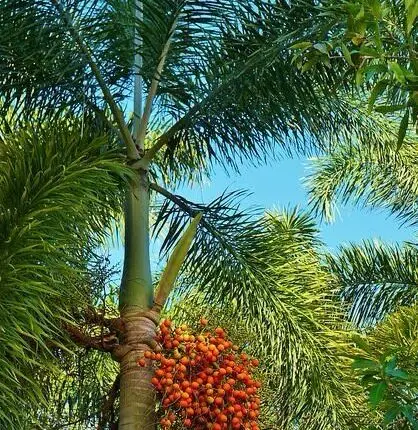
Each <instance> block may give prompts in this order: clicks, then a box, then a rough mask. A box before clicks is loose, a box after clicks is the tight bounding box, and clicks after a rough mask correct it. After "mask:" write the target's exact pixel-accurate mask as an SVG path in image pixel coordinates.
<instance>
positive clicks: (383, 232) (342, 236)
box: [112, 158, 414, 263]
mask: <svg viewBox="0 0 418 430" xmlns="http://www.w3.org/2000/svg"><path fill="white" fill-rule="evenodd" d="M308 173H309V161H308V160H303V159H288V158H286V159H283V160H279V161H277V162H275V163H272V164H271V165H268V166H261V167H243V168H242V169H241V174H240V175H236V174H233V175H230V176H228V175H226V174H225V172H224V171H223V170H222V169H216V170H215V172H214V174H213V177H212V182H211V183H210V184H208V185H207V186H204V187H202V188H200V187H199V188H194V189H188V188H183V189H181V190H179V191H178V193H179V194H181V195H183V196H184V197H186V198H188V199H189V200H192V201H199V202H202V201H203V202H205V203H207V202H209V201H210V200H212V199H214V198H216V197H217V196H219V195H220V194H221V193H222V192H223V191H224V190H225V189H226V188H228V189H229V190H235V189H247V190H248V191H250V192H252V195H251V196H250V197H249V198H248V200H247V201H244V202H243V205H246V206H248V207H251V206H253V207H254V206H255V207H261V208H265V209H272V208H283V207H288V206H292V207H293V206H299V207H300V208H301V209H303V208H306V207H307V203H308V196H307V193H306V189H305V188H304V186H303V183H302V178H304V177H306V176H307V175H308ZM339 209H340V210H339V216H338V217H337V219H336V220H335V222H334V223H332V224H325V223H322V224H320V225H319V228H320V231H321V233H320V238H321V240H322V241H323V242H324V243H325V245H326V246H327V247H328V249H329V250H330V251H334V252H335V251H337V249H338V246H339V245H342V244H344V243H346V244H347V243H349V242H357V243H358V242H360V241H362V240H363V239H381V240H384V241H388V242H402V241H405V240H412V239H413V238H414V237H413V236H414V230H413V229H412V228H407V227H399V222H397V221H396V219H395V218H394V217H393V216H390V215H389V214H388V213H387V212H385V211H382V210H380V211H378V210H368V209H360V208H357V207H353V206H351V205H349V206H345V207H339ZM151 254H152V255H151V258H152V260H153V261H154V262H156V260H157V247H153V248H152V250H151ZM122 256H123V252H122V249H121V248H119V249H113V250H112V260H113V261H114V262H115V263H117V262H121V261H122V258H123V257H122Z"/></svg>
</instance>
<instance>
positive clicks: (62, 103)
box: [0, 0, 379, 167]
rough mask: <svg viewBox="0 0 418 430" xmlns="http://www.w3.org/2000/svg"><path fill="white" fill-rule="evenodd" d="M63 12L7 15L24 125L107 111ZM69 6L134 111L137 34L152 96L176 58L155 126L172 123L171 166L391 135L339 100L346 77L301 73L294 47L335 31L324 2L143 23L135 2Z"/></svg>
mask: <svg viewBox="0 0 418 430" xmlns="http://www.w3.org/2000/svg"><path fill="white" fill-rule="evenodd" d="M52 3H53V2H49V1H46V0H36V1H34V2H29V1H23V2H20V3H19V5H17V7H16V4H15V2H13V1H12V0H7V1H5V2H3V3H2V6H1V8H0V21H1V23H2V28H4V32H3V33H2V35H1V36H0V46H1V47H2V48H1V51H0V58H1V60H2V61H1V62H0V63H1V68H0V92H1V94H2V108H3V110H5V111H6V110H10V109H12V110H13V111H14V112H15V116H16V115H20V116H22V117H26V118H27V117H28V116H30V115H32V114H33V112H34V111H37V112H38V115H40V114H41V112H42V113H43V114H44V115H57V114H62V113H65V112H68V111H69V110H70V111H73V112H74V111H79V110H86V111H89V110H97V109H98V108H101V107H102V106H103V100H102V97H101V96H100V85H99V84H98V82H97V79H96V78H95V76H94V73H92V71H91V68H90V67H89V64H88V63H89V62H88V61H87V59H86V57H85V55H84V54H83V53H82V52H80V50H79V49H78V48H77V46H76V44H75V42H74V40H73V39H72V37H71V34H70V32H69V29H68V28H67V27H66V25H65V23H63V22H62V19H61V17H60V14H59V12H57V10H56V8H55V7H54V6H53V4H52ZM60 4H61V5H62V6H63V8H64V10H65V12H66V13H68V14H70V16H71V19H72V23H74V27H75V28H76V31H77V32H78V34H79V35H80V37H81V39H82V40H83V41H84V42H85V45H86V47H87V48H88V49H89V51H90V52H91V54H92V56H93V57H94V60H95V62H96V64H97V65H98V69H99V71H100V73H101V76H102V78H103V80H104V82H105V83H106V85H107V86H108V87H109V89H110V91H111V93H112V96H113V98H114V99H115V101H116V102H117V103H119V104H120V105H122V106H124V105H125V104H126V103H128V101H129V98H128V89H129V88H130V85H131V83H132V82H131V81H132V69H133V56H134V34H135V30H136V31H137V32H138V34H139V35H140V38H141V43H140V48H139V49H140V53H141V56H142V58H143V67H142V69H141V70H140V74H141V75H142V76H143V79H144V81H145V88H146V89H147V90H149V87H150V85H151V81H152V80H153V79H155V78H156V74H155V73H156V69H157V65H158V63H159V61H160V60H161V56H162V55H163V53H164V56H166V61H165V66H164V69H163V71H162V73H161V76H158V77H157V78H158V91H157V94H156V96H155V100H154V111H153V118H161V119H163V120H164V121H165V122H166V123H167V124H168V128H167V129H166V130H165V131H163V132H162V133H161V134H160V135H159V137H158V139H157V140H158V141H159V142H163V143H164V144H167V146H166V153H165V155H166V160H167V161H169V162H168V166H169V167H173V166H174V164H175V162H174V159H175V156H177V154H178V153H179V151H180V152H181V153H182V154H183V155H185V154H186V155H187V154H188V153H189V154H194V155H196V154H197V155H198V157H200V158H203V159H206V160H207V159H210V160H212V161H220V162H221V163H223V164H224V165H229V166H233V167H237V163H238V162H240V161H252V162H260V161H263V160H264V159H265V158H268V157H270V156H274V155H277V153H278V152H277V149H278V148H279V149H285V150H290V149H296V150H299V151H302V152H309V151H311V150H314V149H315V148H323V147H325V146H327V145H328V144H329V142H330V140H335V139H341V138H345V139H351V137H352V136H353V135H356V136H357V137H358V138H359V139H362V140H366V139H368V138H370V137H373V138H377V136H378V134H379V130H378V129H377V128H376V127H368V126H367V125H369V124H366V123H365V121H364V118H362V115H361V114H360V112H359V111H358V110H356V109H353V108H352V106H350V105H349V104H346V103H342V102H341V101H340V100H339V99H338V98H337V97H336V91H334V88H336V87H337V86H338V84H339V82H340V79H341V76H340V71H339V69H338V68H337V67H334V68H332V69H331V68H327V67H326V66H323V67H322V66H321V65H319V66H318V68H316V69H315V71H313V72H312V73H309V74H307V73H301V72H300V71H298V70H297V69H296V68H294V66H293V65H292V64H291V59H292V55H293V53H292V51H291V50H290V49H289V47H290V46H291V45H292V44H293V43H294V42H296V41H298V40H300V38H304V37H308V36H309V35H311V34H312V35H313V34H316V33H318V32H319V33H321V32H322V31H323V30H324V28H327V26H329V22H328V20H329V18H327V16H326V15H323V14H318V13H317V9H316V8H315V7H314V2H304V1H301V2H294V3H292V6H291V7H290V6H289V5H288V4H287V2H284V1H283V2H282V1H280V2H276V3H272V2H271V1H268V0H251V1H250V0H248V1H247V2H236V1H233V0H222V1H218V2H214V1H207V0H204V1H203V0H164V1H163V3H161V2H156V1H155V0H144V1H142V2H141V4H142V7H143V16H144V19H143V20H138V19H136V18H135V7H134V4H135V2H133V1H132V0H126V1H125V0H106V1H103V0H82V1H79V0H78V1H73V0H68V1H61V2H60ZM296 24H298V25H296ZM168 40H170V46H169V49H168V51H167V52H166V53H165V51H164V47H166V46H167V41H168ZM34 58H37V59H39V58H40V59H42V61H34ZM255 112H256V114H254V113H255ZM366 122H367V121H366ZM151 131H156V130H151ZM157 131H161V130H157ZM194 155H193V156H194ZM191 156H192V155H190V157H191ZM190 157H189V158H190ZM183 158H184V157H183ZM189 164H191V163H189ZM206 164H207V162H206Z"/></svg>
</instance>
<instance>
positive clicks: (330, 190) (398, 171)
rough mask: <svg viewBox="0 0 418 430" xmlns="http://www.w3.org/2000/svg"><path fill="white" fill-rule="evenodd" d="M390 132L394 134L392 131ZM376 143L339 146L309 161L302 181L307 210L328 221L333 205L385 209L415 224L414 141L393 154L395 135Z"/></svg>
mask: <svg viewBox="0 0 418 430" xmlns="http://www.w3.org/2000/svg"><path fill="white" fill-rule="evenodd" d="M395 130H396V129H395ZM388 137H389V139H385V138H384V137H383V136H382V140H381V141H380V142H368V143H366V144H360V143H357V144H354V145H344V144H342V145H339V146H337V147H336V149H335V150H334V151H332V152H330V153H329V154H326V155H324V156H321V157H319V158H317V159H314V161H313V166H314V172H313V173H312V174H311V175H310V177H309V178H308V181H307V184H308V187H309V194H310V203H311V205H312V207H313V210H314V211H315V212H316V213H317V214H320V215H322V216H323V217H325V218H326V219H327V220H332V219H333V216H334V212H335V206H336V204H337V202H341V203H343V204H345V203H347V202H349V201H350V202H354V203H356V204H361V205H364V206H367V207H372V208H387V209H389V210H390V211H391V212H392V213H394V214H395V215H396V216H397V217H398V218H399V219H400V220H403V221H404V222H407V223H409V224H415V223H416V219H417V195H418V191H417V190H418V179H417V178H418V175H417V170H416V159H417V155H418V153H417V147H416V144H415V143H414V141H412V140H409V141H407V142H405V143H404V145H403V146H402V147H401V149H400V150H399V151H398V150H397V147H396V146H397V145H396V135H395V134H393V135H392V138H390V136H388Z"/></svg>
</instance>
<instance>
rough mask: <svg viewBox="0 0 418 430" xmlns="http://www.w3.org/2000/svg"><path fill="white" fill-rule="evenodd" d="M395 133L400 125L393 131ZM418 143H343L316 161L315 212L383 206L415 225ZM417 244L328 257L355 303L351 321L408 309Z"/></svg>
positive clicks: (369, 245)
mask: <svg viewBox="0 0 418 430" xmlns="http://www.w3.org/2000/svg"><path fill="white" fill-rule="evenodd" d="M393 129H394V130H396V125H395V127H393ZM416 154H417V147H416V141H415V140H414V139H413V138H412V136H410V137H408V138H407V139H406V141H405V142H404V143H403V145H402V147H401V148H398V144H397V139H396V135H395V133H394V134H393V137H392V140H390V139H388V140H382V142H381V143H375V144H371V143H368V144H360V143H357V144H355V145H343V144H342V145H339V146H337V147H336V148H335V149H334V150H333V151H331V152H330V153H329V154H327V155H326V156H323V157H318V158H316V159H314V160H313V167H314V171H313V173H312V175H311V176H310V177H309V178H308V187H309V192H310V200H311V205H312V208H313V210H314V211H315V212H316V213H317V214H319V215H321V216H323V217H324V218H325V219H327V220H328V221H331V220H332V218H333V215H334V212H335V206H336V203H337V202H341V203H343V204H344V203H347V202H349V201H351V202H354V203H355V204H358V205H361V206H365V207H369V208H372V209H378V208H384V209H386V210H389V211H390V212H391V213H392V214H394V215H395V216H396V217H397V219H399V221H400V222H401V223H407V224H409V225H411V226H414V225H415V223H416V215H417V213H416V201H417V186H418V183H417V179H418V175H417V173H416V156H417V155H416ZM417 257H418V255H417V248H416V244H415V243H406V244H404V245H388V244H384V243H380V242H377V241H365V242H364V243H363V244H360V245H355V244H352V245H350V246H347V247H343V248H341V249H340V252H339V255H337V256H329V258H328V262H329V264H330V267H331V270H332V271H333V272H334V273H335V274H336V275H337V276H338V278H339V279H340V282H341V285H342V295H343V297H344V298H345V299H346V300H347V301H348V302H349V303H351V304H352V307H351V311H350V318H351V319H352V320H353V321H354V322H355V323H357V324H360V325H363V324H370V323H374V322H376V321H378V320H380V319H381V318H383V317H384V316H385V315H386V314H387V313H388V312H391V311H393V310H394V309H396V307H397V306H398V305H409V304H411V305H412V304H413V303H415V302H416V300H417V297H418V288H417V279H416V264H417Z"/></svg>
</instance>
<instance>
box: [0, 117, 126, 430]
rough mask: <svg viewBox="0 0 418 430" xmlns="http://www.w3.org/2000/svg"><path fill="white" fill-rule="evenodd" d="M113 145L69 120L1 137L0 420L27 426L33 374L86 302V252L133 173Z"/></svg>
mask: <svg viewBox="0 0 418 430" xmlns="http://www.w3.org/2000/svg"><path fill="white" fill-rule="evenodd" d="M114 148H115V145H114V143H113V142H112V141H109V139H108V138H106V137H104V136H96V135H95V134H94V132H92V131H90V130H89V129H88V128H87V127H86V124H85V128H84V129H83V128H82V127H81V124H80V123H77V122H72V123H71V124H70V123H69V122H65V121H64V122H61V123H54V124H43V125H42V127H41V128H39V127H37V129H36V132H35V131H34V130H33V129H31V127H30V126H29V125H27V126H26V127H25V128H24V129H21V130H16V131H15V133H13V134H7V133H6V134H4V136H3V137H2V139H1V140H0V166H1V168H0V237H1V240H0V243H1V245H0V256H1V258H0V260H1V263H0V277H1V288H0V291H1V296H2V300H1V303H0V327H3V328H4V329H3V330H2V331H1V334H0V340H1V342H0V369H1V373H2V375H3V376H2V381H1V383H0V385H1V388H2V389H1V391H2V395H1V396H0V427H4V428H24V427H21V426H23V422H22V419H25V417H24V416H23V415H22V410H27V409H28V408H29V407H30V406H31V405H37V404H38V403H39V402H41V401H42V399H43V395H42V392H41V390H40V388H39V386H38V385H37V383H36V381H34V379H33V376H32V375H33V374H35V373H36V372H37V371H38V370H41V369H45V368H50V367H51V366H53V361H54V360H53V359H52V358H53V357H52V355H51V350H50V348H51V347H52V346H57V345H59V344H60V342H61V341H62V339H63V336H64V335H63V332H62V329H61V327H60V325H61V322H62V321H64V320H68V319H71V315H70V310H71V309H73V308H74V307H75V308H77V306H82V305H84V303H83V295H82V294H81V291H80V287H81V285H82V284H83V283H84V282H85V279H86V276H87V265H86V264H87V261H86V255H87V254H86V252H87V251H88V250H89V249H94V248H95V247H96V246H97V245H98V244H99V243H100V241H101V240H102V239H103V238H104V237H105V236H106V232H107V231H109V230H108V229H109V228H110V227H111V223H112V219H114V215H116V214H118V213H119V211H120V205H121V198H122V195H121V184H123V183H124V182H123V181H124V179H123V178H124V177H125V176H126V175H129V170H128V169H127V168H125V167H123V165H122V164H121V163H120V156H119V154H118V152H117V151H116V150H115V149H114ZM97 184H100V186H98V185H97ZM60 339H61V341H60ZM51 341H52V343H51Z"/></svg>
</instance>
